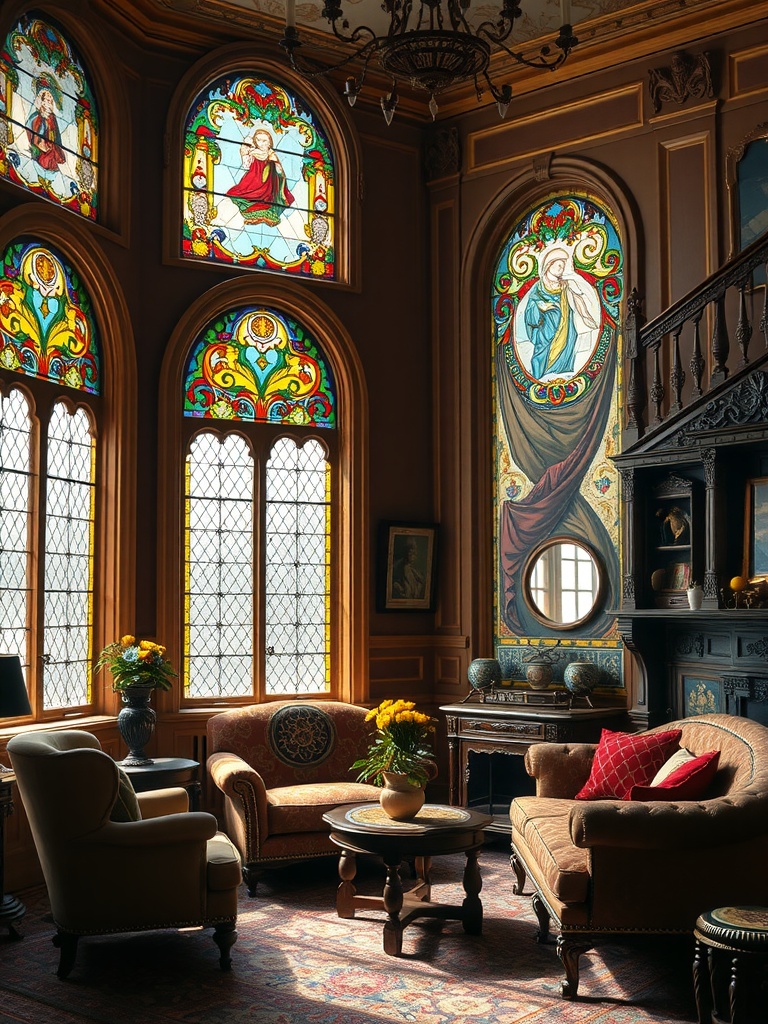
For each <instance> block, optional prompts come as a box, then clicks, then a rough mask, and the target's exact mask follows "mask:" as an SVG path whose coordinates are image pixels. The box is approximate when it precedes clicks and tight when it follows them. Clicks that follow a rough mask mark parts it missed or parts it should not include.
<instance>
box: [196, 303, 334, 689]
mask: <svg viewBox="0 0 768 1024" xmlns="http://www.w3.org/2000/svg"><path fill="white" fill-rule="evenodd" d="M183 403H184V415H185V434H186V435H187V441H186V473H185V492H184V509H185V536H184V553H185V558H184V593H185V618H184V676H185V696H186V697H187V698H189V699H191V700H202V699H209V700H210V699H222V698H224V699H226V698H248V699H253V698H256V699H257V700H261V699H264V698H267V697H276V696H293V695H297V694H302V695H305V696H307V695H312V694H327V693H329V692H330V688H331V664H332V660H333V656H334V655H333V649H332V635H333V633H332V625H333V623H332V602H331V594H332V592H333V591H332V584H333V575H334V568H333V559H332V549H333V523H334V520H335V519H336V518H339V517H336V516H335V515H334V514H333V500H334V493H335V492H334V486H333V484H334V479H335V478H336V476H337V474H336V466H337V462H338V437H337V431H336V430H335V429H327V428H335V426H336V394H335V387H334V381H333V374H332V371H331V367H330V365H329V363H328V362H327V361H326V359H325V357H324V356H323V354H322V353H321V352H320V349H319V347H318V345H317V344H316V342H315V341H314V340H313V339H312V338H311V337H310V336H309V334H308V332H307V331H306V330H305V329H304V328H303V327H302V325H301V324H299V323H298V322H297V321H295V320H294V319H293V318H291V317H289V316H287V315H286V314H284V313H282V312H279V311H278V310H275V309H267V308H265V307H245V308H243V307H239V308H237V309H235V310H231V311H229V312H227V313H225V314H222V316H221V317H219V318H218V319H217V320H216V321H215V322H214V323H212V324H210V325H209V326H208V328H207V329H206V330H204V331H203V332H201V334H200V336H199V337H198V338H197V340H196V341H195V342H194V343H193V344H192V346H191V348H190V351H189V356H188V358H187V372H186V374H185V378H184V391H183ZM195 417H205V418H206V420H207V421H209V422H210V423H211V427H210V428H208V425H207V423H206V426H205V428H203V429H202V430H201V429H200V427H199V426H197V425H196V424H195V422H194V418H195ZM319 427H322V428H325V429H324V430H323V431H322V437H321V438H318V434H320V433H321V432H320V431H319V430H318V428H319ZM214 431H215V432H214ZM336 486H337V491H336V493H338V484H337V485H336Z"/></svg>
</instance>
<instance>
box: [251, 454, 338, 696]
mask: <svg viewBox="0 0 768 1024" xmlns="http://www.w3.org/2000/svg"><path fill="white" fill-rule="evenodd" d="M330 485H331V473H330V466H329V464H328V461H327V459H326V454H325V450H324V449H323V447H322V446H321V445H320V444H319V443H318V442H317V441H313V440H312V441H307V442H305V444H304V445H303V446H301V447H299V446H298V445H297V444H296V443H295V442H294V441H292V440H291V439H290V438H281V439H280V440H279V441H277V442H276V443H275V445H274V446H273V448H272V452H271V454H270V458H269V461H268V463H267V476H266V583H265V604H266V629H265V639H266V650H267V658H266V669H265V678H266V692H267V694H270V695H276V694H299V693H302V694H306V693H318V692H320V693H322V692H327V691H328V690H329V689H330V647H331V644H330V631H331V622H330V576H331V565H330V536H331V501H330V493H331V489H330Z"/></svg>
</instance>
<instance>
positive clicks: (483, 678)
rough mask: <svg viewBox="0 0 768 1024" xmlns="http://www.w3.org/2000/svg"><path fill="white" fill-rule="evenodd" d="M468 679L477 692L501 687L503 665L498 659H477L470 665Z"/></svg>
mask: <svg viewBox="0 0 768 1024" xmlns="http://www.w3.org/2000/svg"><path fill="white" fill-rule="evenodd" d="M467 679H468V680H469V681H470V683H471V684H472V686H474V688H475V689H476V690H483V689H485V688H486V687H488V688H490V687H491V686H499V685H500V683H501V665H500V664H499V663H498V661H497V660H496V658H475V660H474V661H471V662H470V663H469V668H468V669H467Z"/></svg>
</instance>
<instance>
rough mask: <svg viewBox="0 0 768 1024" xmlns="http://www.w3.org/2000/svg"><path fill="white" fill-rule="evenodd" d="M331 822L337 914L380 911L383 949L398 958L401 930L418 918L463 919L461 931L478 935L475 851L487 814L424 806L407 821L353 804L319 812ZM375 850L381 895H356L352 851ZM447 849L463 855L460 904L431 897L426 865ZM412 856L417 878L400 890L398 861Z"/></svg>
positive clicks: (489, 821) (354, 854)
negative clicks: (381, 870)
mask: <svg viewBox="0 0 768 1024" xmlns="http://www.w3.org/2000/svg"><path fill="white" fill-rule="evenodd" d="M323 821H325V822H326V823H327V824H328V825H330V826H331V840H332V841H333V842H334V843H335V844H336V845H337V846H338V847H340V849H341V856H340V857H339V878H340V879H341V883H340V885H339V888H338V890H337V893H336V910H337V912H338V915H339V917H345V918H350V917H354V916H355V910H356V909H357V908H358V907H366V908H368V909H373V910H385V911H386V912H387V914H388V920H387V921H386V923H385V925H384V952H385V953H388V954H389V955H390V956H400V954H401V953H402V950H403V930H404V929H405V928H406V927H407V926H408V925H409V924H410V923H411V921H414V920H415V919H416V918H419V917H436V918H439V919H442V920H458V921H461V922H462V925H463V927H464V931H465V932H467V933H468V934H470V935H479V934H480V932H481V931H482V928H483V905H482V903H481V902H480V895H479V894H480V890H481V888H482V880H481V878H480V868H479V866H478V863H477V854H478V850H479V849H480V848H481V847H482V845H483V843H484V841H485V836H484V833H483V830H484V829H486V828H488V826H489V825H492V824H493V818H492V816H491V815H489V814H480V813H479V812H478V811H470V810H465V809H464V808H462V807H447V806H444V805H442V804H425V805H424V806H423V807H422V809H421V810H420V811H419V813H418V815H417V816H416V817H415V818H413V819H412V820H411V821H393V820H392V819H391V818H388V817H387V815H386V814H385V813H384V811H383V810H382V809H381V807H380V806H379V804H373V803H372V804H352V805H349V804H347V805H345V806H343V807H336V808H334V809H333V810H332V811H328V813H327V814H324V815H323ZM358 853H367V854H374V855H376V856H379V857H381V858H382V859H383V861H384V863H385V865H386V868H387V877H386V881H385V883H384V892H383V894H382V895H381V896H362V895H358V893H357V891H356V889H355V887H354V885H353V881H354V878H355V874H356V872H357V860H356V858H357V854H358ZM448 853H464V854H466V858H467V859H466V864H465V867H464V877H463V879H462V882H463V886H464V892H465V894H466V895H465V897H464V901H463V903H462V904H461V906H450V905H448V904H445V903H433V902H432V901H431V894H432V885H431V881H430V868H431V863H432V857H435V856H441V855H445V854H448ZM403 859H407V860H414V861H415V865H416V873H417V876H418V877H417V879H416V882H415V884H414V886H413V887H412V888H411V889H409V890H408V892H403V885H402V881H401V879H400V870H399V868H400V862H401V860H403Z"/></svg>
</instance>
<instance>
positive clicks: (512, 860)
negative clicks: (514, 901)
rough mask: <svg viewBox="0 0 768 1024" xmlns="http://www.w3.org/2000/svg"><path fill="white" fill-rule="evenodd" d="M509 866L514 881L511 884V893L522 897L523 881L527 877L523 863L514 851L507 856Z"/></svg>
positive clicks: (523, 891) (523, 892) (523, 890)
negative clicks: (513, 875)
mask: <svg viewBox="0 0 768 1024" xmlns="http://www.w3.org/2000/svg"><path fill="white" fill-rule="evenodd" d="M509 865H510V867H511V868H512V870H513V871H514V873H515V881H514V882H513V883H512V892H513V893H514V894H515V896H523V895H524V894H525V879H526V877H527V876H526V873H525V868H524V867H523V863H522V861H521V860H520V858H519V857H518V856H517V854H516V853H515V851H514V850H513V851H512V853H511V854H510V856H509Z"/></svg>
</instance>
